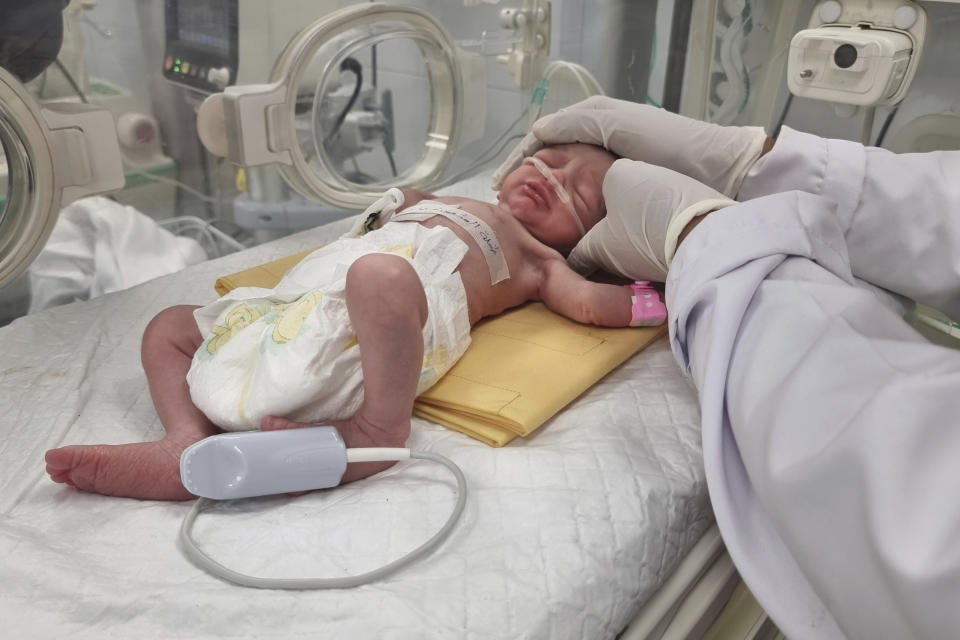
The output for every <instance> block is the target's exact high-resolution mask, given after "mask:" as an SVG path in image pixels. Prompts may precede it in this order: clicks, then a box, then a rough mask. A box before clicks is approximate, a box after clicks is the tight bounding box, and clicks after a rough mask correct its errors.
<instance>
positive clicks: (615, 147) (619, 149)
mask: <svg viewBox="0 0 960 640" xmlns="http://www.w3.org/2000/svg"><path fill="white" fill-rule="evenodd" d="M766 138H767V136H766V133H764V130H763V128H761V127H733V126H730V127H724V126H721V125H716V124H709V123H707V122H701V121H699V120H694V119H692V118H687V117H685V116H680V115H677V114H675V113H671V112H669V111H666V110H664V109H659V108H656V107H651V106H649V105H645V104H639V103H636V102H628V101H626V100H616V99H614V98H608V97H606V96H593V97H592V98H587V99H586V100H584V101H582V102H578V103H577V104H575V105H573V106H571V107H568V108H566V109H562V110H561V111H558V112H557V113H554V114H551V115H549V116H545V117H543V118H540V119H539V120H537V121H536V122H535V123H534V124H533V129H532V131H531V132H530V133H528V134H527V135H526V137H525V138H524V139H523V140H521V141H520V143H519V145H517V147H516V148H515V149H514V150H513V152H512V153H511V154H510V155H509V156H507V159H506V160H505V161H504V163H503V164H502V165H500V167H499V168H498V169H497V171H496V172H495V173H494V174H493V188H494V189H499V188H500V185H501V184H502V182H503V179H504V177H506V175H507V174H508V173H510V172H511V171H513V170H514V169H516V168H517V167H518V166H519V165H520V163H521V162H522V161H523V159H524V158H525V157H527V156H529V155H532V154H533V153H535V152H536V151H537V150H539V149H540V148H541V147H543V146H544V145H545V144H562V143H570V142H585V143H588V144H595V145H599V146H602V147H606V148H607V149H609V150H610V151H612V152H614V153H615V154H617V155H619V156H622V157H624V158H630V159H631V160H642V161H644V162H649V163H650V164H656V165H659V166H661V167H667V168H668V169H673V170H674V171H678V172H680V173H682V174H684V175H687V176H690V177H691V178H694V179H695V180H698V181H699V182H702V183H704V184H706V185H707V186H710V187H712V188H714V189H716V190H717V191H720V192H721V193H723V194H725V195H727V196H729V197H731V198H734V197H736V195H737V192H738V191H739V190H740V183H741V182H743V178H744V176H746V174H747V171H748V170H749V169H750V167H751V166H753V163H754V162H756V160H757V158H759V157H760V154H761V152H762V150H763V143H764V142H765V141H766Z"/></svg>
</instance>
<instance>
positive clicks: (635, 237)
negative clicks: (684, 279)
mask: <svg viewBox="0 0 960 640" xmlns="http://www.w3.org/2000/svg"><path fill="white" fill-rule="evenodd" d="M603 197H604V200H605V201H606V205H607V215H606V216H605V217H604V218H603V219H602V220H600V222H598V223H597V224H596V225H594V227H593V228H592V229H590V230H589V231H587V234H586V235H585V236H584V237H583V238H582V239H581V240H580V242H579V243H577V246H575V247H574V248H573V250H572V251H571V252H570V255H569V256H567V262H568V263H569V264H570V266H571V267H572V268H573V269H574V270H575V271H577V272H579V273H581V274H584V275H586V274H589V273H590V272H592V271H595V270H597V269H603V270H605V271H608V272H610V273H613V274H616V275H620V276H624V277H627V278H631V279H633V280H652V281H656V282H664V281H665V280H666V278H667V268H668V267H669V266H670V262H671V260H673V253H674V251H676V248H677V240H678V238H679V236H680V233H681V232H682V231H683V229H684V228H685V227H686V226H687V224H689V222H690V221H691V220H693V219H694V218H696V217H697V216H699V215H703V214H705V213H709V212H710V211H713V210H715V209H720V208H722V207H726V206H728V205H731V204H734V201H733V200H731V199H729V198H726V197H724V196H723V194H721V193H718V192H717V191H715V190H713V189H711V188H710V187H708V186H706V185H704V184H701V183H699V182H697V181H696V180H694V179H693V178H690V177H687V176H685V175H683V174H680V173H677V172H676V171H671V170H670V169H666V168H664V167H658V166H656V165H652V164H647V163H645V162H637V161H635V160H627V159H625V158H621V159H620V160H617V161H616V162H614V163H613V166H612V167H610V170H609V171H607V175H606V176H605V177H604V179H603Z"/></svg>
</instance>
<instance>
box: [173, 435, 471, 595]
mask: <svg viewBox="0 0 960 640" xmlns="http://www.w3.org/2000/svg"><path fill="white" fill-rule="evenodd" d="M377 456H381V457H377ZM408 457H409V458H414V459H418V460H431V461H433V462H438V463H440V464H442V465H443V466H445V467H446V468H447V469H449V470H450V472H451V473H453V475H454V477H455V478H456V480H457V503H456V504H455V505H454V506H453V511H452V512H451V513H450V517H449V518H447V521H446V522H445V523H444V525H443V526H442V527H441V528H440V530H439V531H437V532H436V533H435V534H434V535H433V536H432V537H431V538H430V539H429V540H427V541H426V542H424V543H423V544H421V545H420V546H419V547H417V548H416V549H414V550H413V551H410V552H409V553H407V554H406V555H404V556H401V557H400V558H397V559H396V560H394V561H392V562H389V563H387V564H385V565H383V566H382V567H379V568H377V569H374V570H372V571H368V572H366V573H361V574H358V575H355V576H344V577H342V578H263V577H260V576H251V575H247V574H245V573H240V572H239V571H234V570H233V569H230V568H229V567H226V566H224V565H222V564H220V563H219V562H217V561H216V560H214V559H213V558H211V557H210V556H209V555H207V554H206V553H205V552H204V551H202V550H201V549H200V547H198V546H197V543H196V542H195V541H194V539H193V536H192V535H191V533H190V532H191V530H192V529H193V523H194V521H195V520H196V519H197V516H198V515H199V514H200V512H201V511H203V509H204V508H205V507H206V506H207V505H208V504H210V503H211V502H213V500H209V499H207V498H200V499H198V500H197V502H196V503H195V504H194V505H193V507H192V508H191V509H190V512H189V513H188V514H187V515H186V517H185V518H184V519H183V524H181V525H180V536H179V540H180V544H181V546H182V547H183V551H184V553H185V554H186V556H187V557H188V558H189V559H190V561H191V562H193V563H194V564H195V565H197V566H198V567H200V568H201V569H203V570H204V571H207V572H208V573H211V574H213V575H214V576H217V577H219V578H222V579H224V580H226V581H228V582H232V583H234V584H238V585H240V586H243V587H252V588H255V589H347V588H350V587H358V586H360V585H363V584H367V583H369V582H374V581H376V580H381V579H383V578H385V577H387V576H388V575H390V574H391V573H393V572H394V571H397V570H398V569H401V568H403V567H405V566H406V565H408V564H410V563H412V562H413V561H415V560H418V559H420V558H421V557H423V556H425V555H427V554H428V553H429V552H430V551H432V550H433V549H434V548H435V547H437V546H438V545H439V544H440V543H441V542H443V541H444V540H446V539H447V537H448V536H449V535H450V532H451V531H452V530H453V527H454V526H455V525H456V524H457V521H458V520H459V519H460V516H461V514H462V513H463V509H464V507H465V506H466V503H467V480H466V478H465V477H464V475H463V472H462V471H461V470H460V467H458V466H457V465H456V464H455V463H454V462H453V461H452V460H450V459H449V458H447V457H445V456H442V455H440V454H438V453H428V452H426V451H410V450H409V449H384V448H371V449H370V450H369V452H368V451H365V450H364V449H347V460H348V461H349V462H375V461H383V460H405V459H407V458H408Z"/></svg>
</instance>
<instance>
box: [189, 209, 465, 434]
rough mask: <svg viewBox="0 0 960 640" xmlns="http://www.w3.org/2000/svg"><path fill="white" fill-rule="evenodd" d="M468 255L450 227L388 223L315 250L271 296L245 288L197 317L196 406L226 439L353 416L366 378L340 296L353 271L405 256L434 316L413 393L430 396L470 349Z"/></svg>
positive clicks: (428, 325) (193, 373) (193, 390)
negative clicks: (276, 425)
mask: <svg viewBox="0 0 960 640" xmlns="http://www.w3.org/2000/svg"><path fill="white" fill-rule="evenodd" d="M466 251H467V247H466V245H465V244H464V243H463V241H461V240H460V239H459V238H458V237H457V236H456V235H455V234H454V233H453V232H452V231H450V230H449V229H447V228H445V227H439V226H438V227H433V228H426V227H423V226H421V225H419V224H415V223H409V222H405V223H400V222H398V223H391V224H387V225H385V226H384V227H382V228H381V229H377V230H376V231H372V232H370V233H368V234H366V235H364V236H361V237H358V238H343V239H340V240H338V241H336V242H334V243H332V244H329V245H327V246H325V247H323V248H321V249H318V250H317V251H314V252H313V253H311V254H310V255H308V256H307V257H306V258H304V259H303V260H302V261H300V262H299V263H298V264H297V266H296V267H294V268H293V269H291V270H290V271H289V272H288V273H287V274H286V275H285V276H284V277H283V279H282V280H281V281H280V282H279V283H278V284H277V286H276V287H274V288H272V289H264V288H260V287H240V288H237V289H234V290H233V291H231V292H230V293H229V294H227V295H225V296H224V297H223V298H221V299H220V300H218V301H216V302H214V303H213V304H210V305H208V306H206V307H202V308H200V309H197V311H196V312H195V313H194V317H195V318H196V320H197V325H198V326H199V328H200V332H201V334H202V335H203V336H204V342H203V345H202V346H201V347H200V349H198V350H197V353H196V354H195V355H194V358H193V362H192V364H191V367H190V371H189V373H188V374H187V383H188V385H189V387H190V395H191V398H192V399H193V402H194V403H195V404H196V405H197V407H199V408H200V410H201V411H203V412H204V414H206V416H207V417H208V418H210V419H211V420H212V421H213V422H214V423H215V424H216V425H218V426H219V427H221V428H222V429H226V430H229V431H241V430H249V429H256V428H259V426H260V421H261V419H262V418H263V417H264V416H266V415H271V414H272V415H281V416H286V417H288V418H290V419H291V420H297V421H303V422H321V421H324V420H337V419H343V418H347V417H349V416H351V415H353V414H354V413H356V411H357V409H359V407H360V404H361V402H362V401H363V377H362V373H361V369H360V351H359V348H358V346H357V341H356V336H355V335H354V332H353V328H352V327H351V325H350V318H349V315H348V313H347V307H346V300H345V297H344V290H345V284H346V274H347V270H348V269H349V267H350V265H351V264H352V263H353V262H354V261H355V260H356V259H357V258H359V257H361V256H363V255H367V254H370V253H393V254H396V255H401V256H404V257H405V258H407V259H408V260H409V261H410V264H411V265H413V267H414V269H415V270H416V271H417V274H418V275H419V277H420V281H421V282H422V283H423V286H424V291H425V292H426V296H427V306H428V317H427V323H426V326H425V327H424V329H423V340H424V363H423V369H422V371H421V374H420V384H419V387H418V389H417V393H422V392H423V391H426V390H427V389H428V388H430V387H431V386H432V385H433V384H434V383H435V382H436V381H437V380H439V379H440V377H442V376H443V374H444V373H446V372H447V370H448V369H450V367H451V366H453V364H454V363H455V362H456V361H457V360H458V359H459V358H460V356H461V355H463V352H464V351H465V350H466V348H467V346H468V345H469V344H470V321H469V317H468V315H467V298H466V292H465V291H464V289H463V284H462V283H461V281H460V275H459V274H458V273H457V272H456V268H457V266H458V265H459V264H460V261H461V260H462V259H463V256H464V255H465V253H466Z"/></svg>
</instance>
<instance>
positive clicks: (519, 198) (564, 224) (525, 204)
mask: <svg viewBox="0 0 960 640" xmlns="http://www.w3.org/2000/svg"><path fill="white" fill-rule="evenodd" d="M534 156H535V157H536V158H539V159H540V161H542V162H543V164H545V165H546V166H547V168H548V170H549V172H550V173H551V174H552V175H553V177H554V179H556V181H557V182H558V183H560V185H561V186H562V187H563V188H564V189H565V190H566V192H567V193H568V194H569V195H570V200H571V202H570V204H571V205H572V208H573V211H574V212H576V215H577V217H578V218H579V219H580V222H581V224H582V225H583V228H584V229H587V230H589V229H590V228H591V227H592V226H593V225H595V224H596V223H597V222H598V221H599V220H600V219H601V218H602V217H603V215H604V213H606V210H605V208H604V204H603V176H604V175H606V173H607V170H608V169H609V168H610V165H612V164H613V162H614V160H616V156H614V155H613V154H612V153H610V152H609V151H606V150H605V149H602V148H600V147H596V146H593V145H589V144H562V145H556V146H553V147H548V148H546V149H541V150H540V151H538V152H537V153H536V154H534ZM498 199H499V200H500V205H501V206H503V207H506V208H507V209H508V210H509V211H510V213H511V214H512V215H513V217H514V218H516V219H517V220H518V221H519V222H520V223H521V224H522V225H523V226H524V227H526V228H527V230H528V231H529V232H530V233H531V234H532V235H533V236H534V237H535V238H537V239H538V240H540V241H541V242H543V243H544V244H546V245H548V246H551V247H553V248H554V249H556V250H558V251H560V252H562V253H567V252H569V251H570V249H572V248H573V246H574V245H575V244H577V241H578V240H579V239H580V231H579V228H578V226H577V222H576V220H574V218H573V216H572V215H571V211H570V207H568V206H567V204H564V203H563V202H562V201H561V200H560V198H559V197H558V196H557V194H556V192H555V190H554V188H553V187H552V186H551V184H550V182H549V180H548V179H547V178H546V177H545V176H544V175H543V174H542V173H541V172H540V170H539V169H537V167H536V166H534V165H532V164H526V163H525V164H522V165H520V167H518V168H517V169H515V170H514V171H513V172H512V173H510V174H509V175H508V176H507V177H506V178H505V179H504V181H503V186H502V187H501V188H500V194H499V196H498Z"/></svg>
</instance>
